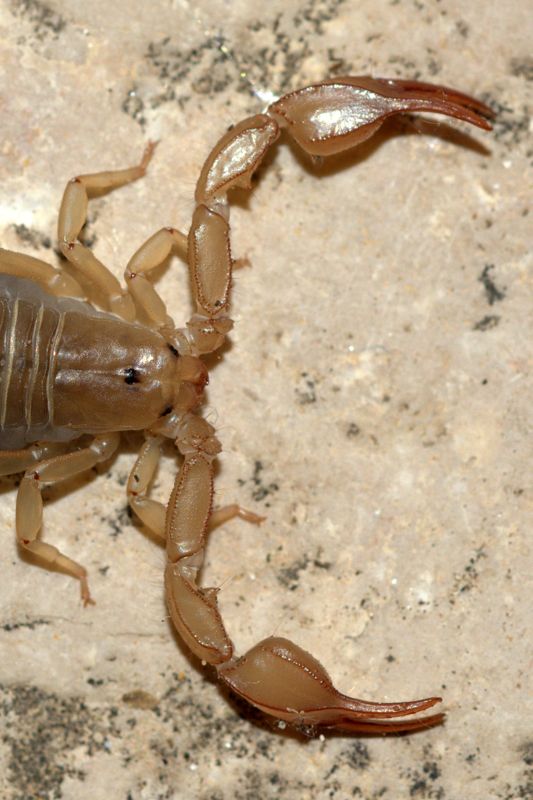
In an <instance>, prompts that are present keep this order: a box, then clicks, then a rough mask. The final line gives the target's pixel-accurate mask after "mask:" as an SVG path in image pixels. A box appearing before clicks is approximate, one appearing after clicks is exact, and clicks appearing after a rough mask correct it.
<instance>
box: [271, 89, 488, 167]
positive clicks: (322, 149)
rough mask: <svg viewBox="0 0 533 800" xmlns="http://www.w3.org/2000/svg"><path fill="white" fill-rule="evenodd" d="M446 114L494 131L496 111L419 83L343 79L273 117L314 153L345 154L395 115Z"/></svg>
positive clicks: (301, 95) (291, 98) (284, 102)
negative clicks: (492, 123) (405, 113)
mask: <svg viewBox="0 0 533 800" xmlns="http://www.w3.org/2000/svg"><path fill="white" fill-rule="evenodd" d="M407 111H426V112H432V113H436V114H445V115H447V116H450V117H456V118H458V119H461V120H464V121H465V122H470V123H471V124H473V125H477V126H478V127H480V128H484V129H485V130H490V129H491V125H490V123H489V122H488V121H487V119H486V117H492V116H493V113H492V111H491V109H490V108H489V107H488V106H486V105H485V104H484V103H481V102H479V101H478V100H475V99H474V98H472V97H469V96H468V95H465V94H462V93H460V92H456V91H455V90H454V89H449V88H448V87H446V86H437V85H432V84H429V83H421V82H419V81H396V80H387V79H384V78H370V77H367V76H362V77H355V78H352V77H342V78H335V79H332V80H330V81H324V82H323V83H319V84H315V85H313V86H308V87H306V88H305V89H300V90H298V91H296V92H291V93H290V94H287V95H285V96H284V97H281V98H280V99H279V100H278V101H277V102H276V103H274V104H273V105H271V106H270V108H269V113H271V114H272V115H273V116H274V117H275V118H276V119H277V120H278V121H279V122H280V123H282V124H285V125H286V126H287V128H288V131H289V133H290V134H291V136H293V137H294V139H295V140H296V141H297V142H298V144H299V145H300V146H301V147H302V148H303V149H304V150H305V151H306V152H308V153H310V154H311V155H316V156H328V155H333V154H335V153H340V152H342V151H343V150H347V149H348V148H350V147H354V146H355V145H357V144H359V143H360V142H363V141H365V139H368V138H369V137H370V136H372V135H373V134H374V133H375V132H376V131H377V130H378V128H379V127H380V126H381V125H382V124H383V122H384V121H385V120H386V119H387V117H390V116H391V115H393V114H400V113H402V112H407Z"/></svg>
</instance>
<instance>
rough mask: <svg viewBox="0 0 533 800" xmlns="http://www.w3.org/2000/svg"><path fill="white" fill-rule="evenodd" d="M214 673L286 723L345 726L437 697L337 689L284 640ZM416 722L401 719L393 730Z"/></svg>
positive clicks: (416, 707)
mask: <svg viewBox="0 0 533 800" xmlns="http://www.w3.org/2000/svg"><path fill="white" fill-rule="evenodd" d="M219 677H220V678H221V679H222V680H223V681H224V682H225V683H227V684H228V685H229V686H230V687H231V688H232V689H233V691H235V692H236V693H237V694H239V695H240V696H241V697H244V698H245V699H246V700H247V701H248V702H249V703H252V704H253V705H254V706H256V707H257V708H259V709H261V710H262V711H264V712H266V713H267V714H271V715H272V716H274V717H277V718H278V719H281V720H284V721H286V722H291V723H297V724H303V725H317V726H325V727H329V726H335V727H345V728H347V729H349V728H351V729H356V728H357V725H359V724H360V723H361V722H364V723H365V725H367V724H368V723H369V722H370V721H372V720H374V721H375V722H381V721H382V720H387V719H391V718H394V717H402V716H408V715H411V714H416V713H417V712H419V711H425V710H426V709H428V708H431V707H432V706H434V705H435V704H436V703H438V702H439V701H440V699H441V698H440V697H428V698H425V699H423V700H412V701H409V702H403V703H369V702H367V701H365V700H358V699H357V698H353V697H348V696H347V695H344V694H342V693H341V692H339V691H337V689H335V687H334V686H333V683H332V682H331V679H330V677H329V675H328V673H327V672H326V670H325V669H324V667H323V666H322V665H321V664H320V663H319V662H318V661H317V660H316V658H314V657H313V656H312V655H311V654H310V653H308V652H307V651H305V650H303V649H302V648H301V647H298V646H297V645H295V644H294V643H293V642H290V641H289V640H288V639H283V638H280V637H270V638H269V639H265V640H263V641H262V642H260V643H259V644H257V645H256V646H255V647H253V648H252V649H251V650H249V651H248V653H247V654H246V655H245V656H244V657H243V658H241V659H238V660H237V661H236V662H234V663H230V664H223V665H222V666H221V667H219ZM413 727H415V728H416V727H417V725H416V724H414V725H413V724H412V723H408V724H407V726H406V725H404V723H402V722H401V721H398V722H397V723H396V727H395V728H394V729H395V730H406V729H409V728H413Z"/></svg>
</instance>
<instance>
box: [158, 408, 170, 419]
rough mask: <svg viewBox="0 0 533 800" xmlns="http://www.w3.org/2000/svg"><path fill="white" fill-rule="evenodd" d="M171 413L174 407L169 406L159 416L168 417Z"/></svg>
mask: <svg viewBox="0 0 533 800" xmlns="http://www.w3.org/2000/svg"><path fill="white" fill-rule="evenodd" d="M171 411H172V406H167V407H166V408H164V409H163V411H162V412H161V413H160V415H159V416H160V417H166V416H167V414H170V412H171Z"/></svg>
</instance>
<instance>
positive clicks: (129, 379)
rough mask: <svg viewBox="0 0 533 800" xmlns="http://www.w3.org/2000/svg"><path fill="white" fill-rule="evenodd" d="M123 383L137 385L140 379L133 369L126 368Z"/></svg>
mask: <svg viewBox="0 0 533 800" xmlns="http://www.w3.org/2000/svg"><path fill="white" fill-rule="evenodd" d="M124 375H125V378H124V383H127V384H129V385H131V384H132V383H139V381H140V378H139V374H138V372H137V370H136V369H134V368H133V367H128V369H126V370H124Z"/></svg>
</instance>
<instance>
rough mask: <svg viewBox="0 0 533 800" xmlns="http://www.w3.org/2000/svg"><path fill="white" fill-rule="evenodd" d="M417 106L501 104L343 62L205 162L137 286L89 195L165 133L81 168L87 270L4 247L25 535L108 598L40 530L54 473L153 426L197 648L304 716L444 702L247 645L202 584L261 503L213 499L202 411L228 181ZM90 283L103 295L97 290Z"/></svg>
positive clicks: (473, 108)
mask: <svg viewBox="0 0 533 800" xmlns="http://www.w3.org/2000/svg"><path fill="white" fill-rule="evenodd" d="M412 111H424V112H434V113H437V114H445V115H447V116H451V117H457V118H458V119H460V120H464V121H466V122H470V123H472V124H473V125H477V126H478V127H480V128H484V129H485V130H490V128H491V125H490V123H489V121H488V120H489V119H490V118H491V116H492V112H491V110H490V108H488V107H487V106H486V105H485V104H484V103H481V102H479V101H477V100H475V99H473V98H471V97H468V96H467V95H464V94H461V93H459V92H456V91H455V90H453V89H448V88H446V87H443V86H433V85H431V84H427V83H420V82H419V81H403V80H384V79H376V78H370V77H356V78H354V77H342V78H334V79H331V80H327V81H324V82H322V83H319V84H315V85H313V86H308V87H306V88H304V89H300V90H298V91H295V92H291V93H289V94H287V95H285V96H284V97H282V98H280V99H279V100H278V101H277V102H275V103H273V104H272V105H271V106H270V107H269V108H268V109H267V110H266V113H264V114H257V115H255V116H252V117H249V118H248V119H245V120H243V121H242V122H240V123H239V124H238V125H236V126H235V127H233V128H231V129H230V130H229V131H228V132H227V133H226V134H224V136H223V137H222V138H221V139H220V141H219V142H218V143H217V144H216V145H215V147H214V148H213V150H212V151H211V153H210V155H209V156H208V158H207V160H206V162H205V164H204V166H203V168H202V171H201V173H200V177H199V180H198V184H197V186H196V194H195V198H196V210H195V212H194V215H193V219H192V224H191V228H190V230H189V233H188V236H186V235H185V234H183V233H180V232H179V231H177V230H175V229H174V228H163V229H161V230H160V231H158V232H157V233H155V234H154V235H153V236H152V237H151V238H150V239H148V241H147V242H146V243H145V244H143V245H142V246H141V247H140V248H139V250H138V251H137V252H136V253H135V254H134V255H133V257H132V258H131V260H130V261H129V263H128V265H127V267H126V271H125V281H126V289H125V290H124V289H122V288H121V286H120V284H119V282H118V281H117V279H116V278H115V277H114V276H113V275H112V274H111V273H110V272H109V270H108V269H107V268H106V267H105V266H104V265H103V264H102V263H101V262H100V261H98V260H97V259H96V257H95V256H94V255H93V254H92V253H91V251H90V250H89V249H88V248H87V247H85V245H83V244H82V242H80V241H79V239H78V235H79V233H80V231H81V228H82V226H83V224H84V222H85V219H86V213H87V203H88V198H89V196H90V195H91V194H92V193H95V192H101V191H108V190H111V189H113V188H116V187H118V186H121V185H123V184H125V183H129V182H130V181H133V180H136V179H137V178H139V177H141V176H142V175H143V174H144V172H145V170H146V167H147V165H148V162H149V160H150V158H151V155H152V152H153V145H152V144H150V145H148V147H147V149H146V151H145V154H144V156H143V159H142V161H141V163H140V164H139V165H138V166H136V167H132V168H130V169H125V170H117V171H113V172H101V173H95V174H90V175H81V176H78V177H77V178H74V179H73V180H72V181H70V182H69V183H68V184H67V187H66V189H65V194H64V196H63V202H62V205H61V210H60V214H59V230H58V234H59V244H60V248H61V252H62V254H63V255H64V257H65V258H66V259H67V260H68V261H69V262H70V265H71V267H72V271H73V272H74V274H75V275H76V277H77V278H79V280H80V282H78V280H77V279H74V278H72V277H70V276H69V275H68V274H67V273H65V272H63V271H62V270H59V269H56V268H54V267H51V266H50V265H48V264H45V263H44V262H42V261H39V260H37V259H35V258H31V257H29V256H24V255H20V254H17V253H13V252H10V251H6V250H3V251H0V273H3V274H2V276H1V281H0V343H1V348H2V354H1V363H0V377H1V385H0V474H4V475H7V474H11V473H15V472H19V471H23V470H24V477H23V479H22V481H21V483H20V487H19V490H18V495H17V513H16V527H17V536H18V541H19V543H20V545H21V546H22V547H23V548H26V549H27V550H28V551H30V552H32V553H34V554H35V555H37V556H38V557H40V558H41V559H42V560H43V561H44V562H45V563H46V564H48V565H52V564H54V565H56V566H58V567H59V568H61V569H63V570H64V571H66V572H68V573H69V574H71V575H73V576H75V577H76V578H78V580H79V581H80V583H81V593H82V599H83V601H84V603H86V604H87V603H90V602H92V600H91V596H90V593H89V588H88V584H87V574H86V571H85V569H84V568H83V566H81V565H80V564H78V563H77V562H76V561H73V560H72V559H70V558H68V557H67V556H65V555H64V554H63V553H61V552H60V551H58V550H57V549H56V548H55V547H53V546H52V545H49V544H46V543H45V542H42V541H40V540H39V538H38V537H39V531H40V528H41V522H42V499H41V490H42V487H43V486H45V485H49V484H52V483H55V482H56V481H59V480H63V479H65V478H68V477H70V476H71V475H74V474H76V473H79V472H82V471H84V470H88V469H90V468H91V467H92V466H94V465H95V464H96V463H98V462H101V461H104V460H105V459H108V458H109V457H110V456H111V455H112V454H113V452H114V451H115V449H116V447H117V445H118V436H119V434H118V432H119V431H120V430H126V429H130V430H145V431H146V441H145V443H144V445H143V447H142V449H141V452H140V454H139V456H138V458H137V460H136V462H135V465H134V467H133V469H132V471H131V474H130V478H129V482H128V489H127V491H128V498H129V502H130V504H131V506H132V508H133V509H134V511H135V512H136V514H137V515H138V516H139V517H140V519H141V520H142V521H143V522H144V523H145V524H146V525H147V526H148V527H149V528H150V529H151V530H152V531H154V532H155V533H156V534H157V535H159V536H160V537H161V539H162V540H163V541H164V542H165V543H166V550H167V566H166V571H165V586H166V598H167V604H168V608H169V611H170V615H171V618H172V621H173V623H174V625H175V626H176V628H177V630H178V631H179V633H180V635H181V637H182V638H183V640H184V642H185V643H186V644H187V645H188V647H189V648H190V649H191V651H192V652H193V653H194V655H195V656H197V657H198V658H199V659H201V661H202V662H205V663H207V664H210V665H212V666H213V667H214V668H215V669H216V671H217V673H218V676H219V678H220V679H221V681H223V682H224V683H225V684H226V685H227V686H229V687H230V688H231V689H232V690H233V691H234V692H235V693H236V694H237V695H239V696H240V697H242V698H244V699H245V700H247V701H248V702H249V703H251V704H253V705H254V706H256V707H257V708H258V709H261V710H262V711H264V712H266V713H267V714H270V715H271V716H272V717H275V718H276V719H278V720H279V721H280V723H289V724H291V725H293V726H295V727H299V728H300V729H302V730H305V731H313V730H316V729H318V730H321V729H326V728H336V729H342V730H347V731H368V732H377V733H386V732H390V731H412V730H418V729H421V728H425V727H429V726H431V725H435V724H437V723H438V722H440V721H441V720H442V716H443V715H442V714H433V715H431V716H426V717H415V718H411V717H410V715H412V714H416V713H417V712H420V711H424V710H426V709H429V708H431V707H432V706H434V705H435V704H436V703H437V702H439V700H440V698H439V697H429V698H426V699H423V700H415V701H410V702H401V703H371V702H366V701H363V700H357V699H354V698H351V697H347V696H346V695H343V694H341V693H340V692H338V691H337V690H336V689H335V688H334V686H333V684H332V682H331V680H330V678H329V676H328V674H327V672H326V671H325V670H324V668H323V667H322V666H321V664H319V663H318V661H316V659H315V658H313V656H311V655H310V654H309V653H307V652H306V651H305V650H302V649H301V648H300V647H298V646H297V645H296V644H294V643H293V642H290V641H288V640H287V639H282V638H278V637H270V638H267V639H265V640H264V641H262V642H260V643H259V644H257V645H256V646H255V647H253V648H252V649H251V650H250V651H249V652H248V653H246V655H244V656H242V657H240V658H237V657H235V656H234V654H233V645H232V642H231V640H230V639H229V637H228V634H227V633H226V630H225V627H224V623H223V622H222V619H221V616H220V613H219V610H218V606H217V592H218V589H215V588H204V587H202V586H201V585H200V584H199V573H200V571H201V568H202V564H203V560H204V551H205V546H206V538H207V534H208V532H209V531H210V530H212V529H213V528H215V527H216V526H217V525H220V524H222V523H224V522H225V521H227V520H229V519H231V518H233V517H236V516H239V517H241V518H243V519H246V520H248V521H250V522H254V523H259V522H261V521H262V518H261V517H259V516H257V515H256V514H253V513H252V512H250V511H246V510H245V509H243V508H241V507H240V506H237V505H232V506H227V507H224V508H220V509H217V510H213V508H212V503H213V460H214V459H215V458H216V456H217V454H218V453H219V452H220V443H219V441H218V439H217V438H216V435H215V430H214V428H213V427H212V426H211V425H210V424H209V423H208V422H206V421H205V420H204V419H202V418H201V417H199V416H196V414H195V410H196V409H197V407H198V406H199V404H200V403H201V400H202V394H203V389H204V386H205V383H206V380H207V376H206V369H205V366H204V364H203V362H202V360H201V356H202V355H203V354H206V353H210V352H212V351H214V350H216V349H217V348H219V347H220V346H221V344H222V343H223V342H224V339H225V336H226V334H227V333H228V332H229V331H230V330H231V328H232V324H233V323H232V321H231V319H230V318H229V317H228V310H229V305H230V290H231V273H232V267H233V264H234V262H233V260H232V255H231V250H230V243H229V207H228V201H227V194H228V191H229V190H230V189H232V188H234V187H244V188H250V186H251V178H252V175H253V173H254V171H255V170H256V169H257V168H258V166H259V165H260V163H261V161H262V159H263V158H264V156H265V154H266V153H267V151H268V149H269V148H270V147H271V145H272V144H274V142H275V141H276V139H277V138H278V136H279V133H280V130H281V129H285V130H286V131H287V132H288V134H289V135H290V136H292V137H293V138H294V140H295V141H296V142H297V143H298V144H299V145H300V147H302V148H303V150H304V151H306V152H307V153H309V154H310V155H311V156H313V157H322V156H328V155H331V154H334V153H339V152H341V151H343V150H346V149H348V148H351V147H354V146H355V145H357V144H358V143H359V142H362V141H364V140H365V139H367V138H368V137H370V136H372V135H373V134H374V133H375V131H376V130H377V129H378V128H379V127H380V125H381V124H382V123H383V121H384V120H385V119H386V118H387V117H389V116H391V115H393V114H398V113H402V112H412ZM171 252H177V253H178V254H179V255H180V256H181V257H182V258H184V259H185V260H187V261H188V264H189V269H190V275H191V282H192V286H193V292H194V300H195V303H196V313H195V314H194V315H193V317H192V318H191V319H190V320H189V321H188V323H187V325H186V327H185V328H183V329H178V328H176V327H175V325H174V323H173V321H172V319H171V318H170V317H169V316H168V314H167V310H166V308H165V305H164V304H163V302H162V300H161V299H160V297H159V295H158V294H157V292H156V291H155V289H154V287H153V285H152V283H151V282H150V280H149V279H148V273H150V271H151V270H153V269H154V268H155V267H157V266H158V265H159V264H161V263H162V261H163V260H164V259H165V258H167V256H169V255H170V253H171ZM86 284H90V285H91V286H92V293H93V296H94V295H95V294H96V297H97V299H98V302H99V305H101V306H102V307H103V308H104V309H105V310H104V311H96V310H95V309H94V308H93V307H92V306H91V305H89V304H88V303H87V302H86V300H85V292H84V289H83V288H82V285H83V286H85V285H86ZM139 314H140V315H141V316H142V318H143V321H142V322H141V321H140V320H139V319H138V315H139ZM89 436H90V437H92V438H91V439H89V438H88V437H89ZM165 438H170V439H172V440H173V441H174V443H175V445H176V447H177V448H178V450H179V451H180V453H181V454H182V456H183V461H182V464H181V468H180V470H179V472H178V475H177V477H176V480H175V484H174V489H173V491H172V494H171V497H170V501H169V503H168V506H164V505H163V504H161V503H158V502H156V501H154V500H153V499H151V498H150V497H149V488H150V484H151V481H152V478H153V476H154V473H155V470H156V467H157V464H158V460H159V455H160V450H161V446H162V443H163V441H164V439H165ZM406 717H408V718H407V719H406Z"/></svg>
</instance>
